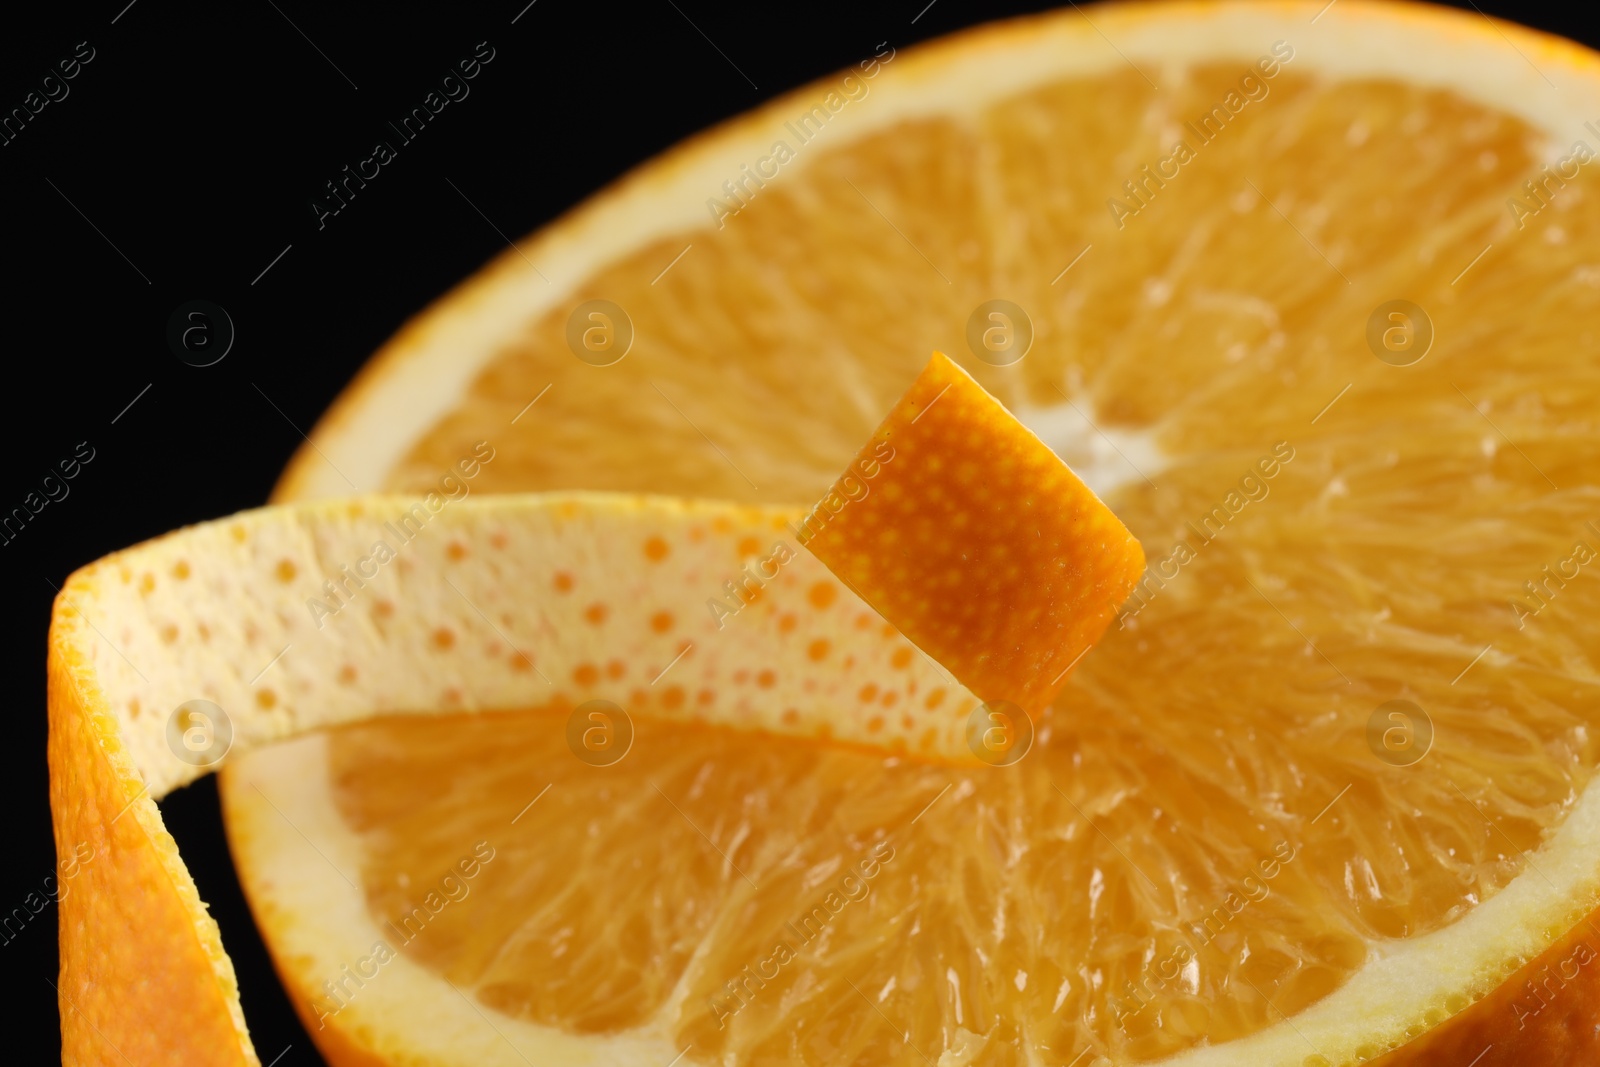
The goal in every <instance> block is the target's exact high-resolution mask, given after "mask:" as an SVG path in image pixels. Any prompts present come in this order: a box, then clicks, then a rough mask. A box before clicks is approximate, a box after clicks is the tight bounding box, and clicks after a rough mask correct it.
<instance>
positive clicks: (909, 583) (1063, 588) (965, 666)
mask: <svg viewBox="0 0 1600 1067" xmlns="http://www.w3.org/2000/svg"><path fill="white" fill-rule="evenodd" d="M858 493H859V495H858ZM799 529H800V531H801V535H802V540H803V543H804V544H805V545H806V547H808V548H809V549H811V551H812V552H813V553H814V554H815V555H816V557H817V558H818V559H820V560H822V562H823V563H825V564H827V566H828V569H829V570H831V571H833V573H834V574H836V575H838V576H839V578H840V580H841V581H843V582H844V583H845V584H846V585H848V586H849V587H850V588H851V589H853V590H854V591H855V592H856V594H857V595H859V596H860V597H861V598H862V599H863V600H865V601H866V602H867V603H869V604H871V605H872V606H873V607H875V608H877V609H878V611H880V612H881V613H882V614H883V616H884V618H886V619H888V620H889V621H890V622H891V623H893V624H894V625H895V627H897V628H898V629H899V630H900V632H901V633H903V634H905V635H906V636H907V637H908V638H910V639H911V641H912V642H913V643H915V644H916V645H917V646H918V647H919V648H921V649H922V650H923V651H924V652H926V653H928V654H929V655H930V656H932V657H933V658H934V659H935V660H937V661H938V662H940V663H941V664H943V665H944V666H945V667H946V668H948V669H949V670H950V672H951V673H952V674H954V675H955V677H956V678H957V679H958V680H960V681H961V683H962V684H963V685H965V686H966V687H967V688H968V689H970V690H971V691H972V692H973V693H975V694H977V696H979V697H980V698H982V699H983V700H984V701H986V702H991V703H994V702H1000V701H1005V702H1009V703H1012V704H1015V705H1017V706H1018V707H1020V708H1022V709H1023V710H1024V711H1026V712H1027V713H1028V714H1029V715H1032V716H1037V715H1038V714H1039V713H1040V712H1042V711H1043V710H1044V709H1045V708H1046V707H1047V706H1049V704H1050V702H1051V701H1052V700H1053V699H1054V698H1055V696H1056V694H1057V693H1059V692H1060V691H1061V688H1062V686H1064V685H1065V684H1066V679H1067V675H1068V674H1069V673H1070V671H1071V669H1072V667H1073V666H1074V665H1075V664H1076V663H1077V662H1078V661H1079V660H1080V659H1082V657H1083V655H1084V653H1086V652H1088V650H1089V649H1090V648H1091V647H1092V646H1093V645H1094V643H1095V642H1096V641H1098V640H1099V639H1100V637H1101V635H1102V634H1104V633H1105V630H1106V627H1107V626H1108V625H1110V623H1111V620H1112V618H1113V617H1114V616H1115V614H1116V610H1117V608H1118V607H1120V606H1121V604H1122V602H1123V601H1124V600H1126V599H1127V598H1128V594H1129V593H1130V592H1131V591H1132V590H1133V587H1134V585H1135V583H1137V582H1138V580H1139V576H1140V575H1141V574H1142V573H1143V572H1144V550H1143V549H1142V548H1140V546H1139V542H1138V540H1137V539H1136V538H1135V537H1134V536H1133V535H1132V534H1131V533H1129V532H1128V528H1127V527H1126V526H1124V525H1123V524H1122V522H1121V521H1120V520H1118V518H1117V517H1116V515H1114V514H1113V513H1112V511H1111V509H1110V508H1108V507H1106V505H1105V504H1104V503H1102V502H1101V500H1100V498H1099V497H1097V496H1095V494H1094V492H1093V491H1092V490H1090V489H1089V487H1088V486H1086V485H1084V484H1083V481H1082V480H1081V479H1079V478H1078V476H1077V475H1076V474H1074V473H1073V472H1072V469H1071V468H1070V467H1068V466H1067V465H1066V464H1065V463H1063V462H1062V461H1061V459H1060V458H1059V457H1058V456H1057V455H1056V454H1055V453H1054V452H1052V451H1051V450H1050V448H1049V446H1047V445H1046V444H1045V443H1044V442H1043V441H1041V440H1039V438H1038V436H1037V435H1035V434H1034V433H1033V431H1032V430H1029V429H1028V428H1027V427H1026V426H1024V425H1022V423H1020V422H1018V421H1017V420H1016V419H1015V418H1013V417H1012V415H1011V413H1010V412H1009V411H1007V410H1006V409H1005V407H1004V406H1003V405H1002V404H1001V403H1000V402H999V401H998V400H996V399H995V398H994V397H992V396H990V395H989V394H988V393H987V392H986V391H984V388H983V386H981V385H979V384H978V383H977V382H976V381H974V380H973V378H972V376H971V375H970V374H968V373H967V372H966V371H964V370H962V369H961V367H960V366H958V365H957V364H955V363H954V362H952V361H951V360H950V359H949V358H948V357H947V356H945V355H944V354H943V353H940V352H935V353H934V354H933V356H932V358H930V359H929V360H928V364H927V366H926V367H924V368H923V370H922V373H921V374H920V375H918V377H917V380H916V381H915V382H913V383H912V385H911V388H910V389H908V390H906V393H905V395H904V396H902V397H901V398H900V401H899V403H897V404H896V405H895V406H894V409H893V410H892V411H890V413H889V415H888V417H887V418H885V419H884V420H883V423H882V424H881V425H879V427H878V429H877V430H876V432H874V433H873V435H872V439H871V440H870V441H868V443H867V444H866V445H865V446H864V447H863V448H862V449H861V451H860V453H858V454H857V456H856V458H855V460H854V462H852V463H851V465H850V467H849V469H848V470H847V471H846V473H845V474H844V476H843V477H842V478H840V480H839V481H838V482H837V483H835V485H834V488H833V489H832V490H831V491H830V492H829V494H828V495H827V496H826V497H824V498H823V501H822V502H821V503H820V504H818V505H817V506H816V507H815V508H813V509H812V510H811V511H810V512H809V513H808V514H807V515H806V517H805V519H804V520H803V521H802V522H801V524H800V527H799Z"/></svg>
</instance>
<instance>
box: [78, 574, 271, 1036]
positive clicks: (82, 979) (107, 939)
mask: <svg viewBox="0 0 1600 1067" xmlns="http://www.w3.org/2000/svg"><path fill="white" fill-rule="evenodd" d="M69 589H70V586H69ZM56 612H57V615H58V616H59V615H60V614H61V612H62V607H61V605H60V604H59V603H58V604H57V607H56ZM87 673H88V666H87V664H85V663H83V662H82V658H81V656H80V655H79V654H77V653H76V652H75V651H74V650H72V649H71V648H70V647H69V646H68V644H67V643H66V642H65V641H63V640H62V639H61V635H60V632H59V631H57V632H56V633H55V634H54V635H52V640H51V642H50V664H49V693H50V696H49V705H50V741H49V763H50V810H51V813H52V814H53V816H54V823H55V838H56V855H57V856H58V857H60V858H61V860H62V862H63V864H65V863H66V862H67V860H68V857H72V856H77V855H88V856H90V858H88V859H87V860H84V861H81V862H80V863H79V864H78V866H77V873H76V874H75V875H73V876H72V877H71V879H70V880H68V881H65V882H63V883H61V888H60V891H61V892H62V893H64V895H63V896H62V897H61V902H60V912H61V916H60V937H61V974H60V977H59V979H58V981H57V983H56V987H57V991H58V994H59V1001H60V1005H61V1062H62V1063H63V1064H64V1065H70V1067H78V1065H85V1067H87V1065H89V1064H122V1063H136V1064H147V1063H152V1064H153V1063H182V1064H186V1065H195V1067H246V1065H249V1067H255V1065H257V1064H258V1063H259V1061H258V1060H257V1058H256V1056H255V1054H254V1052H253V1051H252V1050H251V1049H250V1045H249V1040H248V1038H244V1036H243V1034H242V1033H240V1032H239V1031H238V1030H237V1029H236V1028H235V1026H234V1022H233V1017H232V1014H231V1010H230V1001H231V1000H232V999H233V998H234V997H235V996H237V993H236V987H235V984H234V981H233V973H232V970H233V969H232V965H231V964H229V963H228V962H227V957H226V956H222V957H221V959H220V965H221V967H222V969H223V970H225V972H226V973H225V974H219V973H218V964H219V961H218V960H216V959H214V958H213V957H212V955H211V953H210V952H209V951H208V950H207V947H206V946H205V944H204V943H203V942H202V939H201V937H200V936H199V931H197V929H196V923H195V920H194V919H193V918H192V917H191V916H192V912H190V911H189V908H188V905H187V904H186V902H185V899H184V897H185V896H186V895H187V896H192V895H193V894H194V885H193V883H192V882H190V883H188V885H186V886H179V885H177V884H176V883H175V882H174V880H173V874H172V871H171V870H170V869H169V867H168V866H167V865H166V864H165V863H164V862H163V860H162V855H161V853H162V852H163V851H164V850H171V851H172V856H173V857H174V858H176V855H177V853H176V848H175V846H174V845H173V844H172V839H171V837H170V836H168V835H166V833H165V832H164V831H162V832H161V836H162V837H163V838H165V840H164V841H162V842H160V843H159V844H158V842H157V841H156V840H153V839H152V837H151V836H150V833H149V829H148V826H149V823H147V822H146V818H145V816H146V815H147V814H148V815H149V816H153V817H154V819H155V820H156V824H157V825H159V818H160V817H159V816H158V815H156V814H155V802H154V801H153V800H151V799H150V797H149V795H148V794H147V793H145V792H144V791H143V790H142V789H140V788H139V785H138V780H139V779H138V772H137V771H134V770H133V765H132V761H131V760H130V759H129V758H128V756H127V754H126V752H125V750H124V749H123V746H122V742H121V739H120V737H119V735H118V729H117V725H116V723H115V721H114V720H113V719H112V718H111V716H110V715H109V714H106V713H105V712H104V711H99V712H97V711H96V710H95V705H96V704H97V703H100V704H103V700H100V701H97V700H95V697H98V696H99V694H98V693H94V694H86V693H85V692H84V691H83V688H82V685H81V683H82V681H83V679H84V677H85V676H86V675H87ZM119 764H120V766H119ZM144 809H148V813H147V812H146V811H145V810H144ZM79 846H87V848H88V849H92V853H89V852H87V851H80V849H79ZM185 891H186V892H185ZM206 922H207V923H208V924H210V928H211V929H212V930H213V931H214V930H215V929H216V927H215V924H214V923H211V920H210V918H209V917H207V918H206ZM218 952H219V954H220V946H218ZM108 991H114V993H113V994H112V995H107V994H108Z"/></svg>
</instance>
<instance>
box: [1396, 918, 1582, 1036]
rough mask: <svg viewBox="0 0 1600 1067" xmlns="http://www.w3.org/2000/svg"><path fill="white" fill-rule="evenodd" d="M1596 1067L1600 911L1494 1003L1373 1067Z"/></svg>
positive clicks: (1494, 995)
mask: <svg viewBox="0 0 1600 1067" xmlns="http://www.w3.org/2000/svg"><path fill="white" fill-rule="evenodd" d="M1529 983H1532V986H1533V988H1531V989H1530V987H1529ZM1486 1050H1487V1051H1486ZM1480 1056H1481V1057H1482V1058H1481V1059H1477V1058H1475V1057H1480ZM1594 1063H1600V908H1597V909H1596V910H1594V911H1592V912H1590V913H1589V915H1588V917H1587V918H1585V919H1584V920H1583V921H1582V922H1580V923H1578V924H1577V925H1576V926H1574V927H1573V928H1572V929H1571V930H1568V931H1567V932H1566V933H1565V934H1563V935H1562V936H1561V937H1559V938H1557V939H1556V941H1555V943H1554V944H1552V945H1551V946H1550V947H1549V948H1547V949H1545V951H1544V952H1543V953H1541V954H1540V955H1539V956H1537V957H1536V958H1535V959H1533V960H1532V961H1531V962H1529V963H1527V964H1524V965H1523V967H1522V969H1521V970H1519V971H1517V972H1516V973H1515V974H1513V975H1512V976H1511V977H1510V978H1507V979H1506V980H1505V981H1504V982H1501V983H1500V984H1499V985H1498V986H1496V987H1495V988H1494V989H1493V990H1492V991H1491V992H1490V993H1489V995H1488V996H1486V997H1484V998H1483V999H1482V1000H1480V1001H1478V1002H1477V1003H1476V1004H1474V1005H1472V1007H1470V1008H1468V1009H1467V1010H1466V1011H1464V1012H1462V1013H1461V1014H1459V1015H1456V1016H1454V1017H1452V1018H1450V1019H1449V1020H1447V1021H1446V1022H1443V1023H1441V1024H1440V1025H1438V1026H1436V1027H1434V1028H1433V1029H1432V1030H1429V1031H1428V1032H1427V1033H1425V1034H1423V1035H1422V1036H1421V1037H1418V1038H1417V1039H1416V1040H1414V1041H1411V1042H1408V1043H1407V1044H1405V1045H1402V1046H1400V1047H1399V1048H1397V1049H1395V1050H1394V1051H1393V1052H1391V1053H1389V1054H1388V1055H1387V1056H1381V1057H1379V1058H1378V1059H1376V1060H1373V1061H1371V1063H1370V1064H1369V1067H1433V1065H1434V1064H1458V1065H1460V1067H1468V1065H1469V1064H1470V1065H1471V1067H1534V1065H1537V1067H1567V1065H1571V1067H1578V1065H1581V1064H1594Z"/></svg>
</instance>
